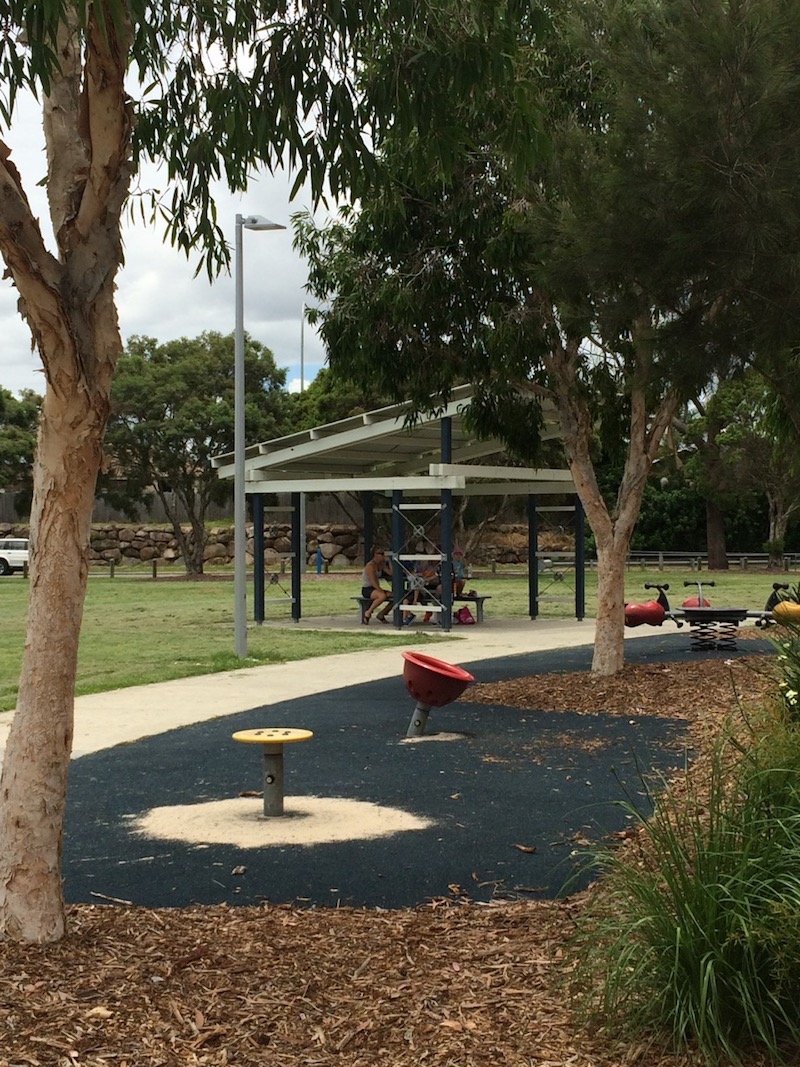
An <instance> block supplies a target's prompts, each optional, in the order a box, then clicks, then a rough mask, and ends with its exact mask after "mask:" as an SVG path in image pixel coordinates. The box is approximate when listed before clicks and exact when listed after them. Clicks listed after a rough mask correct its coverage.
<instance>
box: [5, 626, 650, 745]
mask: <svg viewBox="0 0 800 1067" xmlns="http://www.w3.org/2000/svg"><path fill="white" fill-rule="evenodd" d="M337 624H338V625H337ZM299 625H300V626H301V627H302V628H303V629H338V628H341V629H347V630H349V631H350V632H352V625H347V623H344V622H343V621H342V620H338V619H324V620H323V619H314V620H308V621H304V622H302V623H300V624H299ZM381 632H383V630H382V631H381ZM389 632H392V631H389ZM594 632H595V624H594V620H589V619H586V620H584V621H583V622H577V621H576V620H574V619H572V620H570V619H552V620H541V619H537V620H536V621H531V620H529V619H511V620H509V619H488V620H486V621H485V622H484V623H482V624H481V625H480V626H463V627H458V628H456V629H454V630H453V632H452V636H451V637H450V638H446V637H445V638H442V639H441V640H439V641H436V642H435V643H434V642H428V643H426V644H419V643H415V642H414V640H413V634H412V633H408V637H409V642H408V645H407V646H404V647H405V648H408V649H416V650H418V651H421V652H426V653H428V654H429V655H433V656H437V657H439V658H441V659H444V660H447V661H448V662H450V663H475V662H476V661H480V660H490V659H496V658H501V657H505V656H513V655H517V654H520V653H525V652H537V651H545V650H552V649H559V648H565V649H566V648H573V647H576V646H578V645H590V644H592V642H593V641H594ZM662 633H663V631H661V630H658V629H656V630H652V631H650V630H648V633H647V634H641V633H639V634H637V635H636V637H637V638H642V637H647V636H649V635H650V634H662ZM401 651H402V649H401V648H398V647H395V648H378V649H375V650H372V649H366V650H364V651H362V652H347V653H343V654H340V655H335V656H319V657H317V658H315V659H313V660H296V661H294V662H291V663H276V664H270V665H268V666H262V667H248V668H244V669H242V670H234V671H228V672H224V673H218V674H205V675H199V676H196V677H193V678H179V679H175V680H173V681H168V682H157V683H154V684H152V685H143V686H134V687H130V688H127V689H113V690H110V691H108V692H105V693H93V694H91V695H89V696H81V697H77V698H76V700H75V736H74V742H73V757H74V758H77V757H79V756H84V755H87V754H88V753H92V752H99V751H101V750H103V749H106V748H111V747H112V746H114V745H119V744H123V743H126V742H131V741H136V740H139V739H141V738H143V737H152V736H154V735H156V734H160V733H165V732H166V731H168V730H173V729H175V728H177V727H180V726H187V725H190V724H192V723H198V722H205V721H207V720H209V719H214V718H217V717H219V716H224V715H234V714H237V713H238V712H241V711H245V710H247V709H249V708H255V707H269V706H270V705H272V704H277V703H279V702H284V701H287V700H294V699H297V698H299V697H304V696H312V695H315V694H319V693H326V692H331V691H334V690H337V689H343V688H345V687H349V686H353V685H358V684H360V683H363V682H369V681H373V680H377V679H381V678H390V677H392V676H394V675H397V676H399V675H401V674H402V669H403V661H402V658H401ZM12 714H13V713H9V714H6V715H3V716H2V717H0V756H1V755H2V751H3V750H4V749H5V740H6V737H7V735H8V730H9V727H10V724H11V717H12Z"/></svg>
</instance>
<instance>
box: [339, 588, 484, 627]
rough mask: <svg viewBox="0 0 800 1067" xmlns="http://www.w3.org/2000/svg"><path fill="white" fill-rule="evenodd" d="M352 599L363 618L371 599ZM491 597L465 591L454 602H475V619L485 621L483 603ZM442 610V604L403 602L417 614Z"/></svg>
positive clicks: (354, 597) (359, 615) (404, 608)
mask: <svg viewBox="0 0 800 1067" xmlns="http://www.w3.org/2000/svg"><path fill="white" fill-rule="evenodd" d="M350 599H351V600H354V601H355V602H356V603H357V604H358V617H359V618H361V617H362V616H363V614H364V612H365V611H366V610H367V608H368V607H369V605H370V603H371V601H369V600H367V598H366V597H363V596H352V597H350ZM491 599H492V598H491V596H483V595H480V594H478V593H463V594H462V595H461V596H454V597H453V604H454V605H455V604H474V605H475V614H476V619H475V621H476V622H483V605H484V603H485V602H486V601H487V600H491ZM441 610H442V608H441V605H440V604H403V611H406V612H411V613H413V614H415V615H425V614H427V613H428V612H431V613H432V614H434V615H436V614H438V613H439V612H441Z"/></svg>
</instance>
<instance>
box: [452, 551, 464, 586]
mask: <svg viewBox="0 0 800 1067" xmlns="http://www.w3.org/2000/svg"><path fill="white" fill-rule="evenodd" d="M466 584H467V561H466V560H465V559H464V550H463V549H461V548H454V549H453V596H461V594H462V593H463V592H464V586H465V585H466Z"/></svg>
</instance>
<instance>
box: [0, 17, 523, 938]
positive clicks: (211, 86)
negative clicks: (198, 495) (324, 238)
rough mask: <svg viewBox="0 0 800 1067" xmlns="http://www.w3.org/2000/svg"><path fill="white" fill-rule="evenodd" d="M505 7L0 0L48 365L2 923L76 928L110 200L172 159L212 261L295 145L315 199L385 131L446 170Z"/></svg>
mask: <svg viewBox="0 0 800 1067" xmlns="http://www.w3.org/2000/svg"><path fill="white" fill-rule="evenodd" d="M514 6H515V4H514V2H513V0H459V2H458V3H456V2H455V0H454V2H453V3H452V4H449V3H443V2H442V0H325V2H323V0H288V2H287V0H193V2H191V3H189V2H181V0H169V2H156V0H34V2H24V3H23V2H22V0H0V24H2V33H0V127H1V128H2V130H3V137H2V140H1V141H0V254H2V257H3V259H4V261H5V264H6V268H7V274H8V276H9V277H10V279H11V281H12V283H13V284H14V285H15V286H16V288H17V290H18V293H19V306H20V310H21V313H22V315H23V316H24V318H25V320H26V322H27V324H28V326H29V328H30V331H31V336H32V339H33V344H34V346H35V348H36V349H37V351H38V354H39V356H40V357H41V360H42V364H43V367H44V377H45V382H46V393H45V397H44V403H43V407H42V417H41V423H40V429H39V439H38V449H37V458H36V465H35V469H34V495H33V510H32V543H33V552H32V564H31V572H32V581H31V587H30V609H29V616H28V633H27V639H26V644H25V653H24V657H23V665H22V673H21V679H20V686H19V702H18V707H17V712H16V715H15V717H14V722H13V725H12V729H11V732H10V735H9V738H8V745H7V748H6V755H5V760H4V765H3V774H2V780H1V781H0V935H4V936H8V937H13V938H16V939H20V940H31V941H51V940H55V939H58V938H59V937H60V936H61V935H62V933H63V930H64V909H63V899H62V888H61V875H60V867H61V849H62V826H63V814H64V806H65V796H66V782H67V768H68V763H69V755H70V750H71V744H72V732H73V692H74V681H75V671H76V660H77V649H78V637H79V632H80V625H81V615H82V610H83V603H84V596H85V589H86V580H87V546H88V533H89V522H90V517H91V511H92V503H93V498H94V490H95V483H96V479H97V472H98V467H99V465H100V462H101V454H102V440H103V434H104V431H105V425H106V420H107V417H108V413H109V408H110V392H111V381H112V378H113V374H114V370H115V367H116V364H117V361H118V359H119V356H120V354H121V352H122V343H121V339H120V335H119V328H118V322H117V311H116V307H115V299H114V287H115V279H116V276H117V272H118V271H119V269H120V267H121V265H122V262H123V249H122V241H121V232H120V220H121V217H122V214H123V211H125V209H126V206H128V205H129V204H130V202H131V201H130V198H131V190H132V189H133V188H134V182H135V178H136V175H137V173H138V170H139V167H140V165H141V164H142V163H143V162H144V161H146V160H153V161H155V162H157V163H160V164H162V169H161V173H162V174H163V176H164V186H163V188H160V189H158V190H156V191H155V192H154V193H153V194H152V198H151V200H150V201H149V202H147V201H143V202H140V203H141V206H142V209H143V211H144V213H145V215H146V216H149V217H152V218H153V219H160V220H161V221H162V222H163V224H164V225H165V227H166V231H167V235H168V237H169V238H170V239H171V240H172V242H173V243H174V244H176V245H177V246H178V247H180V248H181V249H183V250H185V251H186V252H187V254H196V255H197V256H199V257H200V259H201V262H203V263H205V266H206V268H207V270H208V271H209V273H211V274H213V273H214V271H215V270H217V269H218V268H220V267H221V266H224V265H225V263H226V262H227V254H228V253H227V246H226V244H225V240H224V236H223V233H222V230H221V228H220V225H219V223H218V220H217V218H216V212H215V206H214V200H213V182H214V181H216V180H221V181H223V182H225V183H226V184H227V185H228V186H229V187H230V188H231V189H233V190H243V189H244V188H245V187H246V184H247V181H248V179H249V177H250V176H251V175H252V173H253V171H254V170H255V169H257V168H259V167H268V168H271V167H275V166H277V165H279V164H281V163H282V162H284V163H287V164H288V165H289V166H290V167H292V168H293V170H294V172H295V173H296V176H297V187H299V186H300V185H301V184H302V183H303V182H305V181H306V179H309V180H310V183H311V188H312V190H313V194H314V196H315V197H319V196H321V195H322V193H323V192H324V191H325V190H326V189H328V190H330V192H331V194H332V195H333V196H340V195H344V194H351V193H352V194H355V195H358V194H359V193H362V192H364V191H365V190H366V189H368V188H369V186H370V183H371V182H372V181H373V180H374V178H375V175H376V167H375V165H374V163H373V155H374V151H375V150H376V148H379V147H380V145H381V144H382V143H383V141H384V140H385V138H386V136H387V134H388V133H391V134H392V135H393V136H399V137H403V136H405V135H407V136H408V137H409V143H411V140H412V134H413V143H414V146H415V154H416V158H417V165H418V166H420V167H425V168H428V167H433V166H435V167H436V168H437V169H439V170H440V171H441V172H442V173H443V174H446V173H447V172H448V170H449V167H450V165H451V161H452V158H453V156H454V155H455V154H456V152H457V149H458V148H459V146H460V143H461V138H460V134H459V129H458V126H457V123H456V122H455V121H454V116H452V115H451V114H450V113H449V108H448V101H449V100H450V99H452V97H453V95H454V94H457V95H458V97H459V99H466V98H470V97H474V96H475V93H476V90H477V89H478V87H479V86H480V85H481V83H482V82H484V81H485V80H487V79H496V80H498V81H503V80H504V79H505V78H506V76H507V73H508V71H509V69H510V63H509V50H510V47H511V46H512V45H513V36H512V35H510V33H509V28H508V18H509V15H510V14H513V10H512V9H513V7H514ZM524 6H527V5H524ZM453 13H454V14H453ZM449 14H452V17H449ZM367 61H368V62H367ZM28 91H30V92H32V93H34V94H35V96H36V98H37V99H38V100H39V101H40V102H41V107H42V119H43V126H44V138H45V147H46V161H47V172H46V176H45V178H44V183H43V184H44V186H45V189H46V194H47V199H48V204H49V211H50V223H51V225H52V231H53V235H54V246H53V248H52V250H51V249H50V248H49V247H48V243H47V241H46V239H45V235H44V234H43V232H42V228H41V226H40V224H39V221H38V219H37V218H36V217H35V215H34V213H33V211H32V210H31V206H30V203H29V200H28V196H27V194H26V190H25V188H24V186H23V181H22V178H21V175H20V172H19V170H18V169H17V167H16V166H15V164H14V159H13V152H12V145H11V136H12V135H13V133H14V123H15V104H16V102H17V100H18V98H19V96H20V94H21V93H24V92H28ZM523 134H524V131H523ZM516 135H517V136H519V131H517V134H516Z"/></svg>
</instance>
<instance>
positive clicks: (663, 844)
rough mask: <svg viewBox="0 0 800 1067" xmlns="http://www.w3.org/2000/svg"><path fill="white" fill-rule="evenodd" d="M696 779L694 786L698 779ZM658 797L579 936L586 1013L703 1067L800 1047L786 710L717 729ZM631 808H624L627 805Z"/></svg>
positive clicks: (797, 899)
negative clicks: (739, 727) (700, 758)
mask: <svg viewBox="0 0 800 1067" xmlns="http://www.w3.org/2000/svg"><path fill="white" fill-rule="evenodd" d="M701 779H702V780H701ZM678 785H679V786H681V788H675V783H673V788H671V789H670V790H669V791H665V792H664V793H663V794H662V795H661V797H660V798H658V799H656V800H655V806H654V810H653V814H652V815H651V816H650V817H649V818H648V817H646V816H644V815H642V814H639V813H635V815H636V817H637V818H638V819H639V820H640V827H641V836H640V839H639V841H638V844H637V845H636V846H633V847H630V848H628V849H627V850H625V851H624V852H622V853H621V852H619V851H617V852H614V851H609V852H607V853H605V854H604V855H603V856H602V857H600V858H599V862H600V864H601V867H602V869H603V871H604V872H605V873H606V874H607V878H606V880H605V881H604V883H603V884H602V885H601V887H600V889H599V891H598V892H597V894H596V897H595V901H594V904H593V906H592V907H591V908H590V914H589V916H588V917H587V922H586V924H585V925H584V927H583V928H582V930H581V932H580V934H579V937H578V947H579V952H580V955H579V959H580V960H581V963H580V964H579V975H580V979H581V981H579V988H580V990H581V993H582V995H583V997H584V998H585V999H584V1005H585V1006H588V1008H589V1011H590V1012H591V1014H592V1015H593V1016H594V1019H595V1022H597V1020H598V1018H599V1019H600V1020H601V1021H602V1023H603V1025H605V1026H606V1027H607V1029H608V1030H609V1031H611V1032H612V1033H616V1034H618V1035H619V1036H624V1037H626V1038H630V1037H632V1036H634V1035H635V1036H637V1037H638V1038H642V1037H648V1036H649V1037H651V1038H653V1039H654V1040H663V1039H667V1040H668V1041H669V1042H670V1043H671V1044H672V1045H673V1047H674V1048H675V1049H676V1051H687V1050H696V1051H698V1052H699V1053H701V1054H702V1055H703V1056H704V1058H705V1059H706V1060H707V1061H708V1062H710V1063H720V1062H723V1063H734V1064H736V1063H741V1062H742V1057H743V1056H745V1055H746V1054H747V1053H748V1052H750V1051H758V1052H759V1053H761V1054H762V1055H766V1056H767V1057H768V1058H769V1059H771V1060H773V1061H774V1062H788V1061H792V1062H796V1057H797V1053H798V1050H800V732H798V728H797V726H796V725H795V724H794V723H793V722H792V721H790V720H789V718H788V717H787V716H786V714H785V712H784V710H783V708H781V707H779V706H778V707H776V708H775V709H774V710H773V711H772V712H769V713H767V712H765V713H764V715H763V718H762V719H760V720H759V722H758V726H757V728H756V727H755V726H754V725H752V724H751V728H750V735H749V738H748V745H747V748H746V750H744V749H742V747H741V745H740V743H739V742H735V741H734V740H733V739H732V736H731V734H730V733H726V735H725V737H724V739H723V740H721V741H720V742H719V743H718V745H717V747H716V749H715V751H714V753H713V755H712V757H711V759H710V765H709V766H708V768H707V773H706V774H704V775H700V774H697V773H692V774H689V773H686V774H685V776H684V778H683V780H682V781H681V782H680V783H678ZM632 810H633V809H632Z"/></svg>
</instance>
